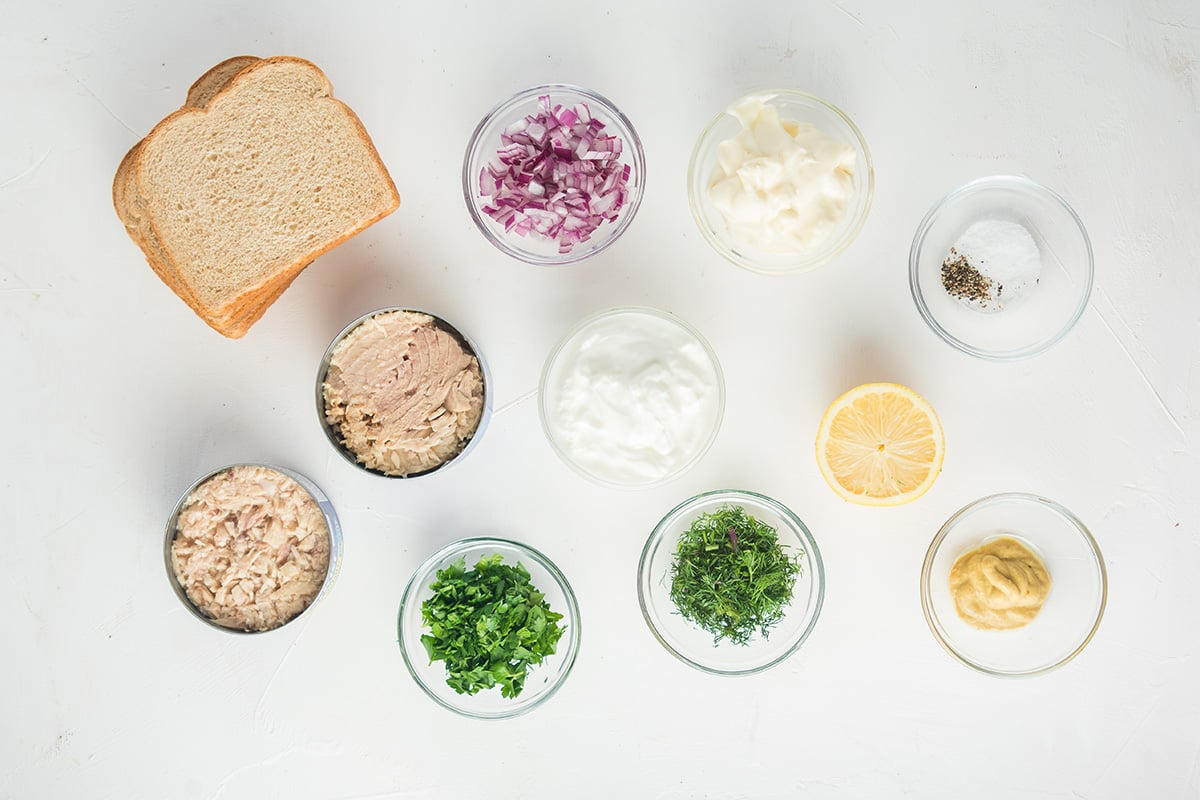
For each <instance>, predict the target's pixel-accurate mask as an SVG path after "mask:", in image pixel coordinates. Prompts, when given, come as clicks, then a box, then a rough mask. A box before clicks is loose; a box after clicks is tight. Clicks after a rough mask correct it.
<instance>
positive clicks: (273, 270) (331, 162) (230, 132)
mask: <svg viewBox="0 0 1200 800" xmlns="http://www.w3.org/2000/svg"><path fill="white" fill-rule="evenodd" d="M399 204H400V197H399V195H398V194H397V193H396V186H395V184H394V183H393V182H392V179H391V176H389V175H388V172H387V168H386V167H385V166H384V165H383V162H382V161H381V160H380V158H379V154H378V153H377V152H376V150H375V146H374V144H373V143H372V142H371V139H370V137H369V136H368V135H367V132H366V130H364V129H363V126H362V123H361V122H359V120H358V117H357V116H355V114H354V112H353V111H351V110H350V109H349V108H348V107H347V106H346V105H345V104H344V103H342V102H340V101H338V100H336V99H334V97H333V95H332V87H331V86H330V84H329V80H328V79H327V78H326V77H325V75H324V73H322V72H321V70H319V69H318V68H317V67H316V66H315V65H313V64H312V63H310V62H308V61H305V60H304V59H300V58H293V57H290V56H278V57H274V58H255V57H253V56H238V57H235V58H231V59H228V60H226V61H223V62H221V63H220V64H218V65H217V66H215V67H213V68H212V69H211V70H209V71H208V72H206V73H205V74H204V75H203V76H201V77H200V79H199V80H197V81H196V83H194V84H193V85H192V87H191V89H189V90H188V94H187V101H186V102H185V103H184V105H183V107H182V108H180V109H179V110H178V111H176V112H175V113H173V114H171V115H170V116H168V117H167V118H166V119H164V120H163V121H162V122H160V123H159V124H158V125H156V126H155V127H154V129H153V130H151V131H150V133H149V134H147V135H146V138H144V139H142V140H141V141H140V142H138V143H137V144H136V145H134V146H133V148H132V149H131V150H130V151H129V153H128V154H126V156H125V158H124V160H122V161H121V165H120V167H118V168H117V174H116V178H115V179H114V180H113V205H114V206H115V208H116V210H117V215H118V216H119V217H120V218H121V221H122V222H123V223H124V224H125V229H126V230H127V231H128V232H129V235H130V237H131V238H132V239H133V241H134V242H135V243H136V244H137V245H138V246H139V247H140V248H141V249H142V251H143V253H144V254H145V256H146V260H147V261H148V262H149V263H150V266H151V268H152V269H153V270H154V271H155V273H157V275H158V276H159V277H160V278H161V279H162V281H163V282H164V283H165V284H166V285H167V286H168V287H170V289H171V290H172V291H173V292H175V294H177V295H178V296H179V297H180V298H181V299H182V300H183V301H184V302H185V303H187V304H188V305H189V306H190V307H191V308H192V310H193V311H195V312H196V314H197V315H199V317H200V318H201V319H203V320H204V321H205V322H206V323H208V324H209V325H210V326H211V327H212V328H213V329H215V330H216V331H218V332H219V333H221V334H223V335H225V336H229V337H231V338H237V337H240V336H242V335H244V334H245V333H246V331H247V330H249V328H250V326H251V325H253V324H254V323H255V322H257V321H258V319H259V318H260V317H262V315H263V313H264V312H265V311H266V310H267V308H268V307H269V306H270V305H271V304H272V303H274V302H275V300H277V299H278V298H279V296H280V295H281V294H282V293H283V291H284V290H285V289H287V287H288V286H289V285H291V283H292V281H293V280H295V279H296V276H297V275H299V274H300V272H301V271H302V270H303V269H304V268H305V267H306V266H308V265H309V264H310V263H311V262H312V261H313V259H315V258H316V257H317V256H319V255H321V254H322V253H324V252H326V251H327V250H329V249H330V248H332V247H335V246H336V245H338V244H341V243H342V242H344V241H345V240H346V239H349V238H350V237H351V236H353V235H354V234H356V233H358V232H359V231H362V230H363V229H364V228H366V227H367V226H369V225H371V224H372V223H375V222H377V221H379V220H380V219H382V218H383V217H385V216H387V215H388V214H390V213H391V212H393V211H395V210H396V208H397V207H398V206H399Z"/></svg>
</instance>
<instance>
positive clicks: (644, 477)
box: [538, 306, 725, 489]
mask: <svg viewBox="0 0 1200 800" xmlns="http://www.w3.org/2000/svg"><path fill="white" fill-rule="evenodd" d="M635 323H636V324H638V325H641V326H643V329H644V326H645V325H647V324H650V325H654V326H657V327H658V328H659V329H660V330H662V331H664V332H670V333H671V334H674V335H675V336H677V337H680V339H681V341H683V342H686V344H687V345H693V346H694V347H695V348H697V349H698V350H699V351H700V352H701V353H703V355H704V357H705V360H706V362H707V364H706V365H707V366H708V368H709V369H710V376H711V379H712V383H713V385H714V388H715V390H716V393H717V395H716V399H715V402H714V403H713V413H712V419H711V420H710V421H709V422H708V425H709V430H708V432H707V433H706V435H705V436H704V438H703V439H702V440H701V441H699V442H697V444H696V445H695V447H694V448H693V452H691V453H690V454H688V455H687V457H686V458H684V459H683V460H681V461H680V462H679V463H678V464H676V465H675V466H674V467H673V468H670V469H668V470H666V471H663V472H657V471H654V469H653V468H652V467H647V469H646V470H645V471H644V472H643V473H641V474H637V475H628V476H613V475H604V474H601V473H600V472H598V471H597V466H598V465H602V464H604V463H607V462H606V461H605V459H604V458H603V454H601V455H599V456H596V457H595V458H594V459H593V461H594V463H588V462H586V461H584V460H582V459H581V457H580V455H579V454H576V453H572V452H571V448H570V446H569V444H568V442H567V441H566V437H565V434H564V432H563V431H562V430H561V428H560V426H559V425H558V423H557V422H556V421H555V419H554V414H553V413H552V409H553V408H554V406H555V404H556V401H557V399H558V396H559V387H560V385H561V383H562V381H563V380H564V379H565V371H566V370H567V369H568V368H569V366H570V359H571V358H573V357H576V356H578V355H579V352H580V350H581V349H583V348H589V349H590V347H594V346H595V345H594V344H589V341H590V340H591V341H594V340H592V339H591V337H594V336H596V335H597V334H598V332H600V331H603V330H604V329H605V328H609V329H610V330H609V333H613V334H616V333H619V334H620V335H621V336H623V337H625V338H624V340H623V341H622V342H621V345H622V350H623V352H627V353H629V354H630V355H631V357H637V355H638V354H639V353H642V352H644V351H645V350H646V349H647V348H646V347H645V345H644V344H643V343H646V342H649V341H650V340H649V339H648V338H647V336H645V335H644V333H643V332H639V331H638V328H636V327H633V325H634V324H635ZM683 346H685V345H683V344H681V345H680V348H679V349H682V347H683ZM613 408H618V406H617V405H616V404H615V403H614V405H613ZM624 410H625V411H631V412H632V413H633V414H635V415H636V418H633V419H632V421H633V422H643V423H648V424H652V427H653V425H655V424H658V423H659V416H658V414H657V411H656V409H650V408H645V407H644V406H638V407H637V408H636V409H624ZM724 415H725V378H724V374H723V373H722V371H721V365H720V362H718V361H717V354H716V353H715V352H713V349H712V347H710V346H709V344H708V342H707V341H705V339H704V337H703V336H701V335H700V332H699V331H697V330H696V329H695V328H693V327H692V326H691V325H689V324H687V323H686V322H684V321H683V320H681V319H679V318H678V317H676V316H674V315H672V314H669V313H667V312H665V311H659V310H658V309H654V308H646V307H642V306H619V307H616V308H610V309H608V310H606V311H601V312H599V313H597V314H593V315H592V316H590V317H587V318H585V319H584V320H582V321H581V322H579V323H578V324H576V325H575V327H573V328H572V329H571V330H570V331H569V332H568V333H567V335H566V336H564V337H563V338H562V340H560V341H559V343H558V344H557V345H555V347H554V349H553V350H552V351H551V352H550V355H549V357H548V358H547V359H546V365H545V367H544V368H543V369H542V376H541V381H540V382H539V384H538V417H539V419H540V420H541V423H542V430H543V431H545V433H546V438H547V440H549V442H550V447H551V448H552V449H553V450H554V452H555V453H557V454H558V456H559V458H561V459H562V460H563V461H564V462H565V463H566V464H567V466H569V467H571V468H572V469H574V470H575V471H576V472H578V473H579V474H580V475H583V476H584V477H585V478H588V479H589V480H592V481H594V482H596V483H598V484H600V485H601V486H607V487H609V488H618V489H645V488H649V487H652V486H659V485H661V484H663V483H666V482H667V481H670V480H672V479H674V478H676V477H678V476H679V475H682V474H683V473H684V472H686V471H687V470H688V469H690V468H691V467H693V466H694V465H695V464H696V463H697V462H698V461H699V460H700V459H701V458H703V457H704V454H705V453H707V452H708V449H709V448H710V447H711V446H712V443H713V441H714V440H715V439H716V438H717V431H719V430H720V428H721V420H722V418H723V417H724ZM626 419H630V417H629V415H626ZM624 421H625V420H622V422H624ZM626 432H627V433H630V435H631V436H638V435H641V434H643V433H644V432H645V431H644V429H634V430H633V431H632V432H629V431H626ZM608 433H609V435H608V436H606V437H605V438H606V439H607V440H608V441H609V442H612V443H613V444H614V445H617V446H623V445H628V446H629V447H630V448H633V447H640V448H641V449H643V450H645V449H646V448H647V445H646V443H645V442H644V441H643V442H637V443H634V442H629V441H623V440H621V438H620V437H621V433H622V431H617V430H614V431H610V432H608Z"/></svg>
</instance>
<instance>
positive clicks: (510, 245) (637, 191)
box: [462, 83, 646, 266]
mask: <svg viewBox="0 0 1200 800" xmlns="http://www.w3.org/2000/svg"><path fill="white" fill-rule="evenodd" d="M542 95H549V96H550V100H551V102H552V103H555V104H560V103H561V104H562V105H564V106H572V107H573V106H575V105H576V104H578V103H584V104H586V105H587V107H588V109H589V110H590V112H591V114H592V118H593V119H597V120H599V121H600V122H603V123H604V133H605V134H608V135H616V136H618V137H620V139H621V142H622V147H623V149H622V152H621V157H620V161H621V162H622V163H624V164H627V165H628V166H629V167H630V175H629V181H628V183H627V184H626V186H627V189H628V196H627V198H626V201H625V205H624V206H622V207H621V210H620V214H619V216H618V217H617V219H616V221H615V222H607V221H606V222H603V223H601V224H600V226H599V227H598V228H597V229H596V230H595V232H593V233H592V235H591V237H590V238H589V239H588V240H587V241H585V242H580V243H578V244H576V245H575V246H574V248H572V250H571V251H570V252H569V253H560V252H559V251H558V243H557V242H556V241H552V240H550V239H547V238H545V237H543V236H539V235H536V234H530V235H527V236H521V235H519V234H517V233H514V232H511V231H505V230H504V225H502V224H501V223H499V222H496V221H495V220H494V219H492V218H491V217H490V216H488V215H487V214H485V213H484V212H483V206H484V205H486V202H485V199H484V198H483V197H482V196H481V195H480V192H479V175H480V172H481V171H482V170H483V168H484V167H485V166H486V165H487V164H488V162H490V161H492V160H493V159H494V158H495V157H496V153H497V150H498V149H499V148H500V147H501V141H500V134H501V133H503V131H504V130H505V129H506V128H507V127H508V126H509V125H511V124H513V123H514V122H516V121H517V120H520V119H522V118H524V117H525V116H527V115H530V114H537V113H538V111H539V109H538V98H539V97H541V96H542ZM645 185H646V156H645V153H644V152H643V151H642V141H641V139H639V138H638V135H637V131H635V130H634V128H633V123H631V122H630V121H629V119H628V118H627V117H626V116H625V115H624V114H622V113H621V112H620V111H619V110H618V109H617V107H616V106H615V105H613V104H612V102H611V101H610V100H609V99H608V98H606V97H604V96H603V95H600V94H597V93H596V92H593V91H590V90H588V89H584V88H581V87H579V86H572V85H570V84H565V83H548V84H545V85H542V86H534V87H532V88H529V89H525V90H524V91H521V92H517V93H516V94H514V95H513V96H512V97H510V98H508V99H507V100H505V101H503V102H502V103H500V104H499V105H498V106H496V107H495V108H493V109H492V110H491V111H489V112H488V113H487V115H486V116H484V118H483V119H482V120H480V122H479V125H478V126H476V128H475V132H474V133H472V134H471V140H470V142H469V143H468V144H467V153H466V156H465V158H464V159H463V172H462V188H463V198H464V199H465V200H466V203H467V210H468V211H469V212H470V214H471V219H472V220H474V222H475V226H476V227H477V228H479V230H480V231H482V232H483V235H484V237H485V238H487V240H488V241H489V242H491V243H492V244H493V245H495V246H496V247H497V248H499V249H500V250H501V251H502V252H504V253H507V254H508V255H510V256H512V257H513V258H516V259H519V260H521V261H524V262H526V263H528V264H540V265H549V266H556V265H562V264H574V263H577V262H579V261H583V260H584V259H586V258H590V257H591V256H594V255H596V254H597V253H599V252H601V251H602V250H605V249H606V248H608V247H609V246H610V245H611V244H612V243H613V242H615V241H616V240H617V239H618V238H619V237H620V236H621V234H622V233H624V232H625V229H626V228H628V227H629V224H630V223H631V222H633V218H634V216H635V215H636V214H637V210H638V206H640V205H641V202H642V192H643V190H644V188H645Z"/></svg>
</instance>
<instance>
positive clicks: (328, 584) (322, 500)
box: [163, 463, 342, 634]
mask: <svg viewBox="0 0 1200 800" xmlns="http://www.w3.org/2000/svg"><path fill="white" fill-rule="evenodd" d="M235 467H262V468H263V469H269V470H274V471H275V472H278V473H281V474H283V475H286V476H287V477H289V478H291V479H292V480H294V481H295V482H296V483H298V484H300V488H302V489H304V491H306V492H308V494H309V496H310V497H312V499H313V500H314V501H316V503H317V506H318V507H319V508H320V509H321V515H322V516H323V517H324V518H325V527H326V529H327V530H328V531H329V566H328V567H327V568H326V570H325V580H324V581H323V582H322V583H321V589H320V591H318V592H317V596H316V597H315V598H313V601H312V602H311V603H309V604H308V607H307V608H305V609H304V610H303V611H301V612H300V613H299V614H297V615H296V616H294V617H292V618H291V619H289V620H287V621H286V622H284V623H283V624H282V625H278V626H276V627H274V628H269V629H267V630H263V631H247V630H243V629H241V628H229V627H226V626H224V625H220V624H218V623H217V622H216V621H214V620H213V619H212V618H210V617H209V616H208V615H207V614H205V613H204V612H203V611H201V610H200V609H198V608H196V606H195V605H193V604H192V601H191V599H189V598H188V596H187V592H186V591H184V588H183V586H182V585H181V584H180V583H179V579H178V577H176V575H175V567H174V566H173V565H172V564H171V545H172V543H173V542H174V541H175V535H176V533H177V532H178V527H179V514H180V512H181V511H183V507H184V505H185V504H186V503H187V501H188V498H189V497H191V496H192V492H194V491H196V489H198V488H200V486H201V484H203V483H204V482H205V481H207V480H208V479H209V478H212V477H214V476H216V475H219V474H221V473H222V472H225V471H226V470H231V469H233V468H235ZM163 560H164V562H165V563H166V567H167V580H168V581H169V582H170V584H171V588H172V589H173V590H174V591H175V596H176V597H178V598H179V602H181V603H183V606H184V608H186V609H187V610H188V611H190V612H191V613H192V616H194V617H195V618H196V619H198V620H200V621H201V622H203V623H205V624H207V625H209V626H211V627H213V628H216V629H217V630H220V631H225V632H226V633H237V634H259V633H270V632H271V631H277V630H279V629H280V628H285V627H287V626H288V625H290V624H291V623H293V622H295V621H296V620H298V619H300V618H301V617H303V616H304V615H305V614H307V613H308V612H309V611H311V610H312V609H313V607H314V606H316V605H317V604H318V603H320V602H321V601H322V600H324V599H325V597H326V596H327V595H328V594H329V592H330V590H331V589H332V588H333V584H334V582H335V581H336V580H337V577H338V574H339V573H340V572H341V570H342V526H341V523H339V522H338V516H337V512H336V511H334V510H333V503H332V502H330V500H329V497H328V495H326V494H325V492H323V491H321V488H320V487H319V486H317V485H316V484H315V483H313V482H312V481H311V480H309V479H308V478H306V477H305V476H303V475H301V474H300V473H298V472H294V471H292V470H290V469H287V468H285V467H278V466H275V465H273V464H250V463H240V464H229V465H227V466H224V467H221V468H220V469H214V470H213V471H212V472H209V473H207V474H206V475H204V476H203V477H201V478H199V479H198V480H196V482H195V483H193V484H192V485H191V486H189V487H188V488H187V489H186V490H184V492H183V494H182V495H180V496H179V500H178V501H177V502H176V503H175V509H174V510H173V511H172V512H171V516H170V518H169V519H168V520H167V528H166V538H165V540H164V542H163Z"/></svg>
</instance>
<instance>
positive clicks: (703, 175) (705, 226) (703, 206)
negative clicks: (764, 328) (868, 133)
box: [688, 89, 875, 275]
mask: <svg viewBox="0 0 1200 800" xmlns="http://www.w3.org/2000/svg"><path fill="white" fill-rule="evenodd" d="M753 98H763V99H764V101H765V102H767V103H768V104H769V105H772V106H775V107H777V108H778V109H779V114H780V117H781V118H782V119H784V120H794V121H796V122H803V123H809V124H811V125H813V126H814V127H815V128H817V130H819V131H821V132H822V133H825V134H828V135H829V136H832V137H833V138H835V139H837V140H839V141H841V142H845V143H846V144H849V145H851V146H853V147H854V150H855V153H856V154H857V162H856V163H857V167H856V169H855V172H854V187H855V195H854V197H853V198H852V200H851V204H850V207H849V208H848V209H847V210H846V214H845V216H844V217H843V219H842V221H841V224H840V225H839V226H838V228H837V229H836V230H835V231H834V232H833V233H832V234H830V236H829V237H828V238H826V239H825V240H824V241H823V242H821V243H820V244H818V245H816V246H815V247H813V248H812V249H810V250H808V251H806V252H803V253H795V254H781V253H769V252H765V251H762V250H759V249H757V248H755V247H753V246H752V245H749V244H747V243H743V242H739V241H737V240H735V239H733V238H732V237H731V236H730V233H729V229H728V226H727V225H726V224H725V220H724V218H723V217H722V216H721V213H720V212H719V211H718V210H717V209H716V208H714V207H713V204H712V203H711V202H710V201H709V199H708V186H709V184H710V183H711V181H712V176H713V173H714V171H715V170H716V167H717V147H718V145H720V144H721V142H723V141H726V140H727V139H732V138H733V137H735V136H737V135H738V133H740V132H741V130H742V124H741V122H739V121H738V119H737V118H736V117H734V116H733V115H732V114H730V113H729V109H731V108H734V107H736V106H738V105H740V104H741V103H743V102H745V101H747V100H750V99H753ZM874 194H875V169H874V166H873V165H872V162H871V151H870V150H869V149H867V142H866V140H865V139H864V138H863V135H862V132H861V131H859V129H858V126H856V125H855V124H854V123H853V122H852V121H851V120H850V118H849V117H848V116H846V114H845V112H843V111H842V110H841V109H840V108H838V107H837V106H835V105H833V104H832V103H830V102H829V101H827V100H823V99H821V98H820V97H816V96H815V95H811V94H806V93H805V92H797V91H793V90H790V89H771V90H763V91H756V92H751V93H750V94H748V95H746V96H744V97H741V98H739V99H738V100H737V101H735V102H733V103H731V104H730V105H729V106H728V107H727V108H725V109H722V111H721V112H720V113H719V114H717V116H716V117H714V118H713V120H712V122H710V123H708V126H707V127H706V128H705V129H704V131H703V132H702V133H701V134H700V138H699V139H698V140H697V142H696V147H695V149H694V150H693V151H692V160H691V163H690V164H689V165H688V200H689V202H690V203H691V207H692V216H693V217H694V218H695V220H696V225H697V226H699V228H700V233H701V234H703V236H704V239H705V240H706V241H707V242H708V243H709V244H710V245H711V246H712V248H713V249H714V250H716V251H717V252H718V253H720V254H721V255H722V256H723V257H724V258H726V259H727V260H729V261H732V262H733V263H734V264H737V265H738V266H739V267H744V268H746V269H748V270H751V271H752V272H758V273H761V274H765V275H783V274H787V273H793V272H803V271H806V270H810V269H814V268H816V267H819V266H821V265H822V264H825V263H827V262H828V261H830V260H831V259H833V257H834V256H836V255H837V254H838V253H840V252H842V251H843V250H845V249H846V248H847V247H848V246H849V245H850V243H851V242H852V241H854V237H856V236H857V235H858V232H859V231H860V230H861V229H862V226H863V223H864V222H865V221H866V219H867V212H868V211H869V210H870V208H871V200H872V198H873V197H874Z"/></svg>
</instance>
